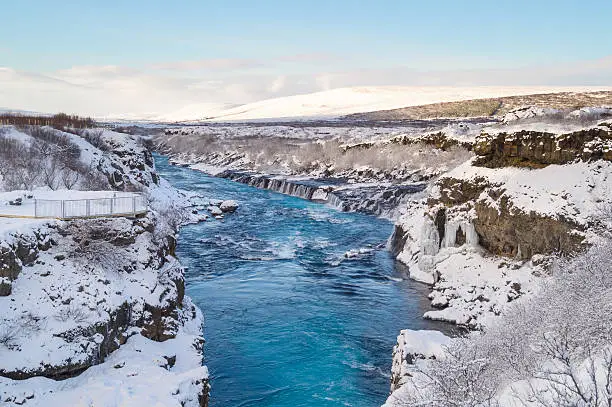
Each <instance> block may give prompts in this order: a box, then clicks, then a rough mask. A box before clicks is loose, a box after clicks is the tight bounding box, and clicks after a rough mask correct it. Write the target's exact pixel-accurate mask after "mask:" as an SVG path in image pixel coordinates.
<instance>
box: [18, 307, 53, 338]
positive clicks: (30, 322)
mask: <svg viewBox="0 0 612 407" xmlns="http://www.w3.org/2000/svg"><path fill="white" fill-rule="evenodd" d="M46 322H47V320H46V318H45V317H42V316H40V315H36V314H34V313H33V312H32V311H28V312H27V313H25V314H24V315H22V316H21V318H20V320H19V325H20V326H21V329H23V330H24V331H26V332H28V333H34V332H38V331H40V330H41V329H43V328H44V327H45V325H46Z"/></svg>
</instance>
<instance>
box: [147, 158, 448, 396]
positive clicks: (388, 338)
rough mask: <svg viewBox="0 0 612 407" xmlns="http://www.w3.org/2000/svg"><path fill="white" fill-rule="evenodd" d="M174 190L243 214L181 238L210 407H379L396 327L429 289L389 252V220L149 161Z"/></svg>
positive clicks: (415, 311)
mask: <svg viewBox="0 0 612 407" xmlns="http://www.w3.org/2000/svg"><path fill="white" fill-rule="evenodd" d="M156 165H157V170H158V172H159V174H160V175H161V176H163V177H165V178H166V179H167V180H168V181H170V183H172V184H173V185H174V186H176V187H178V188H182V189H187V190H192V191H196V192H198V193H201V194H203V195H204V196H206V197H210V198H219V199H235V200H236V201H238V202H239V204H240V207H239V209H238V210H237V211H236V213H234V214H231V215H228V216H226V218H225V219H224V220H223V221H217V220H209V221H207V222H203V223H200V224H197V225H190V226H186V227H184V228H182V229H181V233H180V238H179V244H178V248H177V255H178V257H179V259H180V260H181V262H182V263H183V264H184V265H185V266H186V267H187V272H186V274H187V275H186V280H187V293H188V294H189V295H190V296H191V298H192V299H193V300H194V302H195V303H196V304H197V305H198V306H199V307H200V308H201V309H202V310H203V312H204V317H205V325H204V334H205V337H206V345H205V363H206V365H207V366H208V367H209V369H210V372H211V377H212V382H211V384H212V391H211V407H240V406H258V407H263V406H277V407H283V406H292V407H296V406H364V407H365V406H368V407H371V406H380V405H381V404H382V403H384V401H385V399H386V397H387V395H388V393H389V380H390V377H389V374H390V370H391V353H392V349H393V345H394V344H395V339H396V336H397V334H398V333H399V331H400V330H401V329H404V328H411V329H439V328H442V327H443V326H442V325H440V324H436V323H434V322H430V321H425V320H423V319H422V318H421V316H422V314H423V313H424V312H425V311H426V310H427V309H428V308H427V307H428V304H429V302H428V300H427V299H426V295H427V287H425V286H423V285H421V284H418V283H415V282H413V281H410V280H408V279H407V278H406V275H405V270H403V269H402V268H401V266H400V265H398V264H397V263H396V262H395V261H394V260H393V258H392V256H391V255H390V253H389V252H388V251H387V250H386V249H385V243H386V241H387V239H388V238H389V236H390V235H391V233H392V231H393V225H392V223H391V222H389V221H386V220H382V219H378V218H375V217H372V216H367V215H361V214H355V213H342V212H339V211H337V210H336V209H333V208H330V207H327V206H324V205H322V204H317V203H313V202H309V201H305V200H302V199H299V198H294V197H290V196H285V195H281V194H278V193H274V192H270V191H265V190H259V189H256V188H252V187H249V186H246V185H243V184H239V183H235V182H232V181H229V180H225V179H220V178H214V177H210V176H207V175H205V174H203V173H201V172H197V171H194V170H191V169H187V168H182V167H175V166H170V165H169V164H168V162H167V159H166V158H164V157H161V156H156Z"/></svg>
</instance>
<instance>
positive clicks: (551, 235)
mask: <svg viewBox="0 0 612 407" xmlns="http://www.w3.org/2000/svg"><path fill="white" fill-rule="evenodd" d="M513 126H514V127H516V126H517V125H513ZM532 127H533V126H532ZM535 127H537V126H535ZM508 128H513V127H512V126H508ZM609 143H610V131H609V128H608V127H607V126H605V125H603V124H599V125H595V126H593V127H588V128H585V129H581V130H574V131H572V132H559V133H553V132H551V131H546V132H542V131H534V130H532V129H529V130H521V129H518V130H517V131H508V130H507V129H506V130H505V131H503V132H499V131H498V132H497V133H494V132H492V131H488V132H487V131H484V132H483V133H482V134H481V136H479V137H478V138H477V139H476V142H475V144H474V151H475V153H476V157H475V158H474V159H472V160H470V161H468V162H466V163H464V164H463V165H461V166H459V167H457V168H456V169H454V170H452V171H450V172H448V173H446V174H444V175H443V176H442V177H441V178H440V179H438V181H437V182H436V183H435V184H434V186H433V188H432V189H431V192H430V194H429V197H428V198H427V199H425V200H422V201H420V202H418V201H417V202H414V203H413V204H412V205H411V207H409V208H408V209H407V211H406V214H405V215H403V217H402V218H401V219H400V221H399V222H398V223H397V224H396V230H395V233H394V236H393V238H392V239H391V248H392V250H393V251H394V253H395V254H396V255H397V256H398V259H400V260H401V261H403V262H405V263H406V264H408V265H409V268H410V273H411V276H412V277H413V278H416V279H418V280H421V281H424V282H427V283H431V284H433V291H432V294H431V295H430V298H431V299H432V305H434V307H436V308H438V310H436V311H430V312H428V313H426V315H425V316H426V317H428V318H432V319H443V320H447V321H451V322H454V323H458V324H461V325H467V326H469V327H471V328H478V327H479V326H481V325H482V324H486V319H487V318H488V317H487V315H497V314H499V313H501V311H502V309H503V307H504V304H506V303H508V302H511V301H513V300H514V299H516V298H517V297H518V296H521V295H523V294H525V293H528V292H530V291H531V290H532V289H533V287H534V284H537V276H538V275H542V274H546V273H547V266H548V264H549V263H550V259H551V258H552V257H554V256H567V255H574V254H576V253H579V252H581V251H582V250H583V249H585V248H586V247H588V245H589V244H590V242H591V241H592V240H593V239H596V238H597V235H598V233H599V232H598V230H601V229H602V228H604V227H605V224H606V222H607V220H606V217H605V216H604V214H605V213H607V211H606V208H610V207H612V162H611V161H610V160H609V159H608V158H609V156H608V155H609V151H610V150H609Z"/></svg>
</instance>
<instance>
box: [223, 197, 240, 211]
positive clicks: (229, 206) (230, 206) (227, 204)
mask: <svg viewBox="0 0 612 407" xmlns="http://www.w3.org/2000/svg"><path fill="white" fill-rule="evenodd" d="M219 208H220V209H221V211H223V212H234V211H235V210H236V209H238V202H236V201H234V200H232V199H230V200H227V201H223V202H221V205H220V206H219Z"/></svg>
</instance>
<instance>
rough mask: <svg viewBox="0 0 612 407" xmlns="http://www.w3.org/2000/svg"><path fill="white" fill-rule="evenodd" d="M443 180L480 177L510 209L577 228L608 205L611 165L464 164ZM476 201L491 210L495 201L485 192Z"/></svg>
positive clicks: (611, 202)
mask: <svg viewBox="0 0 612 407" xmlns="http://www.w3.org/2000/svg"><path fill="white" fill-rule="evenodd" d="M445 176H446V177H451V178H457V179H464V180H465V179H467V180H474V179H475V178H482V177H484V178H485V179H486V181H487V182H489V183H490V184H493V185H500V186H502V187H503V189H504V193H503V196H507V197H508V198H509V199H510V202H511V203H512V205H513V206H514V207H516V208H518V209H521V210H522V211H524V212H526V213H529V212H535V213H537V214H540V215H544V216H548V217H551V218H555V219H559V218H562V217H563V218H565V219H568V220H571V221H574V222H576V223H578V224H580V225H586V224H587V223H588V221H589V218H591V217H593V216H596V215H597V214H598V213H599V212H600V211H601V210H602V208H603V207H605V206H607V205H612V163H611V162H609V161H603V160H599V161H593V162H583V161H579V162H575V163H570V164H564V165H549V166H547V167H545V168H542V169H537V170H533V169H525V168H515V167H504V168H484V167H476V166H473V165H472V161H468V162H466V163H465V164H463V165H460V166H459V167H457V168H455V169H454V170H452V171H450V172H448V173H447V174H445ZM438 192H439V191H438ZM434 194H436V191H435V190H434ZM434 196H435V195H434ZM479 199H484V200H486V201H487V202H488V203H489V204H490V205H494V206H496V205H497V202H498V201H499V200H497V201H494V200H493V199H491V197H490V196H489V195H488V194H486V192H484V193H483V194H482V195H481V196H480V198H479Z"/></svg>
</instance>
